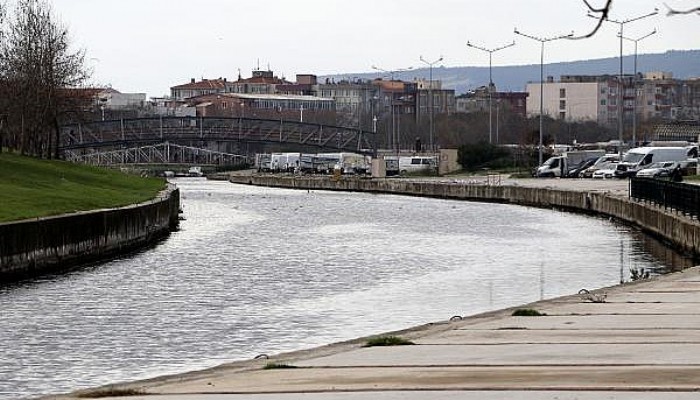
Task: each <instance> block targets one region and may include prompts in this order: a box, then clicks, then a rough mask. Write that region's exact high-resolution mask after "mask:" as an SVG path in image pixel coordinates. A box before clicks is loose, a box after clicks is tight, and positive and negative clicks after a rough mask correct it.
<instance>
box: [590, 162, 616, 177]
mask: <svg viewBox="0 0 700 400" xmlns="http://www.w3.org/2000/svg"><path fill="white" fill-rule="evenodd" d="M617 164H618V163H617V162H610V166H609V167H608V168H605V169H599V170H597V171H595V172H593V175H592V176H591V177H592V178H593V179H612V178H614V177H615V171H616V170H617Z"/></svg>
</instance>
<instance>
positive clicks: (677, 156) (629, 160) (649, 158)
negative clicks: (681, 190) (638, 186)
mask: <svg viewBox="0 0 700 400" xmlns="http://www.w3.org/2000/svg"><path fill="white" fill-rule="evenodd" d="M695 155H697V148H694V147H693V146H689V147H637V148H634V149H630V150H629V151H628V152H627V153H625V155H624V157H622V161H621V162H620V163H619V164H617V169H616V170H615V177H616V178H628V177H632V176H635V175H636V174H637V172H638V171H639V170H641V169H644V168H646V167H647V166H649V165H651V164H652V163H657V162H662V161H685V160H687V159H689V158H692V157H693V156H695Z"/></svg>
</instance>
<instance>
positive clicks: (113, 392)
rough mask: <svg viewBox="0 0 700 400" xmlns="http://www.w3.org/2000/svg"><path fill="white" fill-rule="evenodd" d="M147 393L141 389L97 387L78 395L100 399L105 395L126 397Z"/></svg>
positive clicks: (82, 397) (84, 397)
mask: <svg viewBox="0 0 700 400" xmlns="http://www.w3.org/2000/svg"><path fill="white" fill-rule="evenodd" d="M145 394H147V393H146V392H144V391H142V390H139V389H118V388H115V387H108V388H105V389H97V390H93V391H90V392H85V393H80V394H78V395H77V396H76V397H78V398H81V399H99V398H103V397H126V396H142V395H145Z"/></svg>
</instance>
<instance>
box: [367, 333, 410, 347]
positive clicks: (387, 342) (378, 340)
mask: <svg viewBox="0 0 700 400" xmlns="http://www.w3.org/2000/svg"><path fill="white" fill-rule="evenodd" d="M412 344H415V343H413V342H411V341H410V340H406V339H404V338H401V337H398V336H378V337H375V338H372V339H370V340H368V341H367V343H365V345H364V346H363V347H374V346H406V345H412Z"/></svg>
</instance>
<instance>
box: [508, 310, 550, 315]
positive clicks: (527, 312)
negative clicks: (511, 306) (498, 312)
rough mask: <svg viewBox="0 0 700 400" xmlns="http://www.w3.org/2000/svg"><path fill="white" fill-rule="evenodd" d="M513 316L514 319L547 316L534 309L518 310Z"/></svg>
mask: <svg viewBox="0 0 700 400" xmlns="http://www.w3.org/2000/svg"><path fill="white" fill-rule="evenodd" d="M512 315H513V316H514V317H542V316H545V315H547V314H545V313H542V312H539V311H537V310H533V309H532V308H518V309H517V310H515V311H513V314H512Z"/></svg>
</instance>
